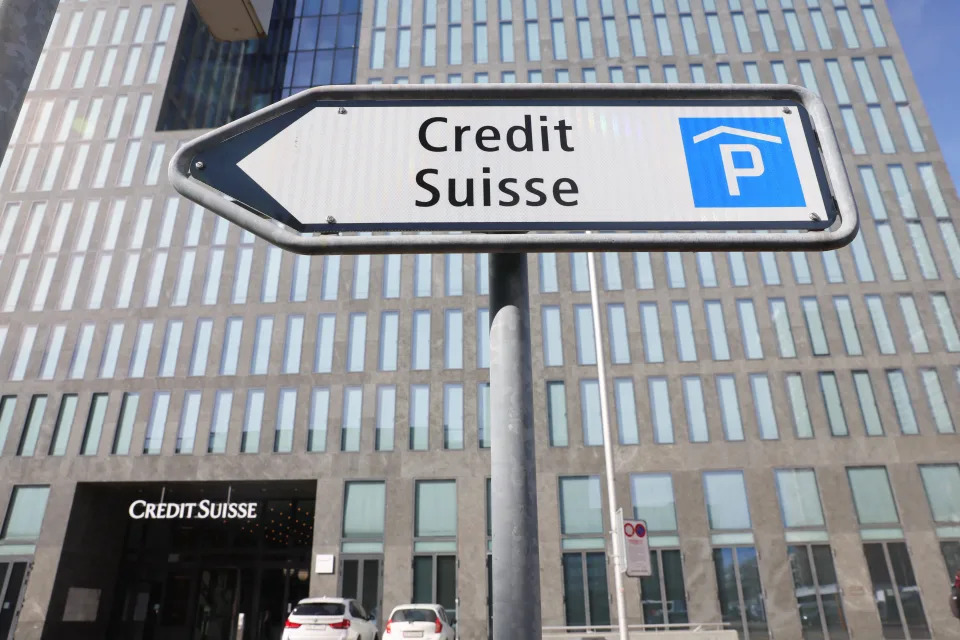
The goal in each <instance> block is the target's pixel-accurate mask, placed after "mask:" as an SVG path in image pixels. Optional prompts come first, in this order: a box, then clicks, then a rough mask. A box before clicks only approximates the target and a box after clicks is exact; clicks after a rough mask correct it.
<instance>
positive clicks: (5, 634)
mask: <svg viewBox="0 0 960 640" xmlns="http://www.w3.org/2000/svg"><path fill="white" fill-rule="evenodd" d="M32 568H33V562H31V561H29V560H19V561H12V562H0V640H11V639H12V638H13V631H14V629H16V627H17V616H19V615H20V605H21V604H22V599H23V592H24V590H25V587H26V585H27V579H28V578H29V577H30V570H31V569H32Z"/></svg>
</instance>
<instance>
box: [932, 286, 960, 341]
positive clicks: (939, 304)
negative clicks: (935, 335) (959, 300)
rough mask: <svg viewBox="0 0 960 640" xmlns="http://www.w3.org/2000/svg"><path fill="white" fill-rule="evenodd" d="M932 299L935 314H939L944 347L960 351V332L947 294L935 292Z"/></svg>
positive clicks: (938, 318)
mask: <svg viewBox="0 0 960 640" xmlns="http://www.w3.org/2000/svg"><path fill="white" fill-rule="evenodd" d="M930 301H931V303H932V304H933V312H934V315H936V316H937V324H938V325H939V326H940V333H941V334H942V335H943V344H944V347H946V349H947V351H950V352H956V351H960V333H958V332H957V325H956V323H955V322H954V316H953V315H952V312H951V310H950V302H949V301H948V300H947V294H945V293H934V294H932V295H931V296H930Z"/></svg>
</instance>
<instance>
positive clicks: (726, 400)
mask: <svg viewBox="0 0 960 640" xmlns="http://www.w3.org/2000/svg"><path fill="white" fill-rule="evenodd" d="M716 380H717V395H718V397H719V400H720V416H721V418H722V419H723V434H724V437H725V438H726V439H727V440H728V441H738V440H743V420H742V418H741V416H740V400H739V398H738V396H737V383H736V379H735V378H734V377H733V376H731V375H720V376H717V378H716Z"/></svg>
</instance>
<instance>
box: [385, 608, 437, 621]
mask: <svg viewBox="0 0 960 640" xmlns="http://www.w3.org/2000/svg"><path fill="white" fill-rule="evenodd" d="M392 617H393V621H394V622H436V620H437V613H436V612H435V611H434V610H433V609H397V610H396V611H394V612H393V616H392Z"/></svg>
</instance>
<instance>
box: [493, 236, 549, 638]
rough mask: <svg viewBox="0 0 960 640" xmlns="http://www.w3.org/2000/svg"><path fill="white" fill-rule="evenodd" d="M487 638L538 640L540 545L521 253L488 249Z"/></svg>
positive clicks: (523, 257) (524, 265) (527, 315)
mask: <svg viewBox="0 0 960 640" xmlns="http://www.w3.org/2000/svg"><path fill="white" fill-rule="evenodd" d="M489 266H490V426H491V429H492V431H491V443H490V449H491V451H490V461H491V465H490V466H491V474H490V475H491V480H490V503H491V504H490V510H491V520H492V525H493V526H492V529H493V585H492V587H493V593H492V594H491V597H492V599H493V637H494V639H495V640H540V638H541V636H542V633H543V626H542V621H541V618H540V551H539V547H538V536H537V469H536V459H535V458H536V456H535V449H534V430H533V374H532V370H531V364H530V294H529V291H528V288H527V254H525V253H491V254H490V265H489Z"/></svg>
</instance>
